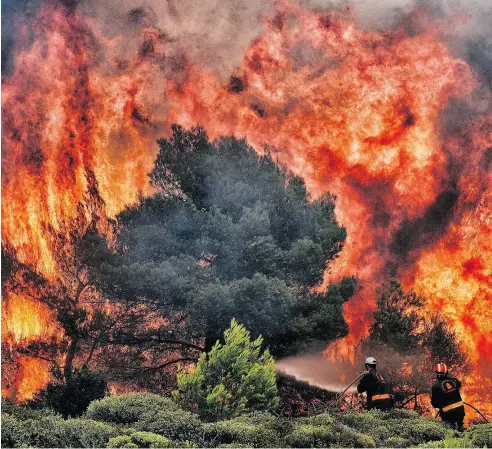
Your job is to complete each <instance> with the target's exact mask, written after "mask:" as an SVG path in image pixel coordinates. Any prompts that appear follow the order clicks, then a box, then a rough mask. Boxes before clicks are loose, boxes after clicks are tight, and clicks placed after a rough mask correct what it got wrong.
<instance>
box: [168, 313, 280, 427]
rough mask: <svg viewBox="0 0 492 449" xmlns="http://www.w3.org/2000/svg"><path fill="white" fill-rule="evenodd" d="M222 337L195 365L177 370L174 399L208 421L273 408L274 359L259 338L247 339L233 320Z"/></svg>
mask: <svg viewBox="0 0 492 449" xmlns="http://www.w3.org/2000/svg"><path fill="white" fill-rule="evenodd" d="M224 340H225V344H223V345H222V344H221V343H220V342H219V341H217V343H216V344H215V346H214V347H213V348H212V350H211V351H210V352H209V353H203V354H202V355H201V356H200V359H199V361H198V364H197V365H196V367H191V368H188V369H181V370H180V372H179V373H178V386H179V390H178V391H175V392H173V394H174V397H175V399H176V401H177V402H178V403H179V404H181V405H182V406H183V407H185V408H187V409H189V410H193V411H195V410H196V411H197V413H199V415H200V417H202V418H203V419H206V420H210V421H215V420H217V419H227V418H232V417H235V416H238V415H241V414H243V413H245V412H247V411H248V410H269V409H273V408H275V407H277V406H278V403H279V398H278V389H277V381H276V375H275V361H274V360H273V357H272V356H271V355H270V352H269V351H268V349H266V350H264V351H262V348H261V346H262V343H263V339H262V338H261V337H258V338H257V339H256V340H254V341H251V335H250V333H249V332H248V331H247V330H246V328H245V327H244V326H243V325H240V324H238V323H237V322H236V320H235V319H233V320H232V321H231V326H230V328H229V329H227V330H226V331H225V332H224Z"/></svg>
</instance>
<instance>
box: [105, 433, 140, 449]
mask: <svg viewBox="0 0 492 449" xmlns="http://www.w3.org/2000/svg"><path fill="white" fill-rule="evenodd" d="M106 447H111V448H113V447H138V446H137V445H136V444H135V443H133V442H132V439H131V438H130V437H129V436H128V435H120V436H119V437H114V438H110V440H109V441H108V444H107V446H106Z"/></svg>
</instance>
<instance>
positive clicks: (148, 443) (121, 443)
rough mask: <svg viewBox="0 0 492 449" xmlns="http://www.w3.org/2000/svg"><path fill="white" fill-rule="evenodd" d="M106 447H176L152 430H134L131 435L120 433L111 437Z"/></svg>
mask: <svg viewBox="0 0 492 449" xmlns="http://www.w3.org/2000/svg"><path fill="white" fill-rule="evenodd" d="M106 447H110V448H116V447H141V448H149V447H156V448H160V447H175V446H172V445H171V444H170V441H169V440H168V439H167V438H165V437H163V436H161V435H157V434H155V433H152V432H133V433H132V434H131V435H120V436H117V437H114V438H111V439H110V440H109V442H108V445H107V446H106Z"/></svg>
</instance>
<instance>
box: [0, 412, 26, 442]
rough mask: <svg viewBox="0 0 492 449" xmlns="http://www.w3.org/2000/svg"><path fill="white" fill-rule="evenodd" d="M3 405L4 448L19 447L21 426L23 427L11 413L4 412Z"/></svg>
mask: <svg viewBox="0 0 492 449" xmlns="http://www.w3.org/2000/svg"><path fill="white" fill-rule="evenodd" d="M3 410H4V407H3V404H2V447H18V445H19V425H22V423H20V422H19V421H18V420H17V419H15V418H14V417H13V416H12V415H11V414H10V413H4V412H3Z"/></svg>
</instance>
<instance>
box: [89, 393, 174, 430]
mask: <svg viewBox="0 0 492 449" xmlns="http://www.w3.org/2000/svg"><path fill="white" fill-rule="evenodd" d="M177 410H179V409H178V407H177V406H176V404H175V403H174V402H173V401H172V400H171V399H168V398H165V397H163V396H159V395H157V394H152V393H129V394H123V395H119V396H108V397H106V398H104V399H100V400H98V401H93V402H92V403H91V404H90V405H89V408H88V409H87V416H88V417H89V418H91V419H94V420H97V421H104V422H111V423H116V424H132V423H135V422H137V421H138V420H140V419H142V418H143V417H144V416H145V415H148V414H150V415H152V414H156V413H158V412H165V411H169V412H175V411H177Z"/></svg>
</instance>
